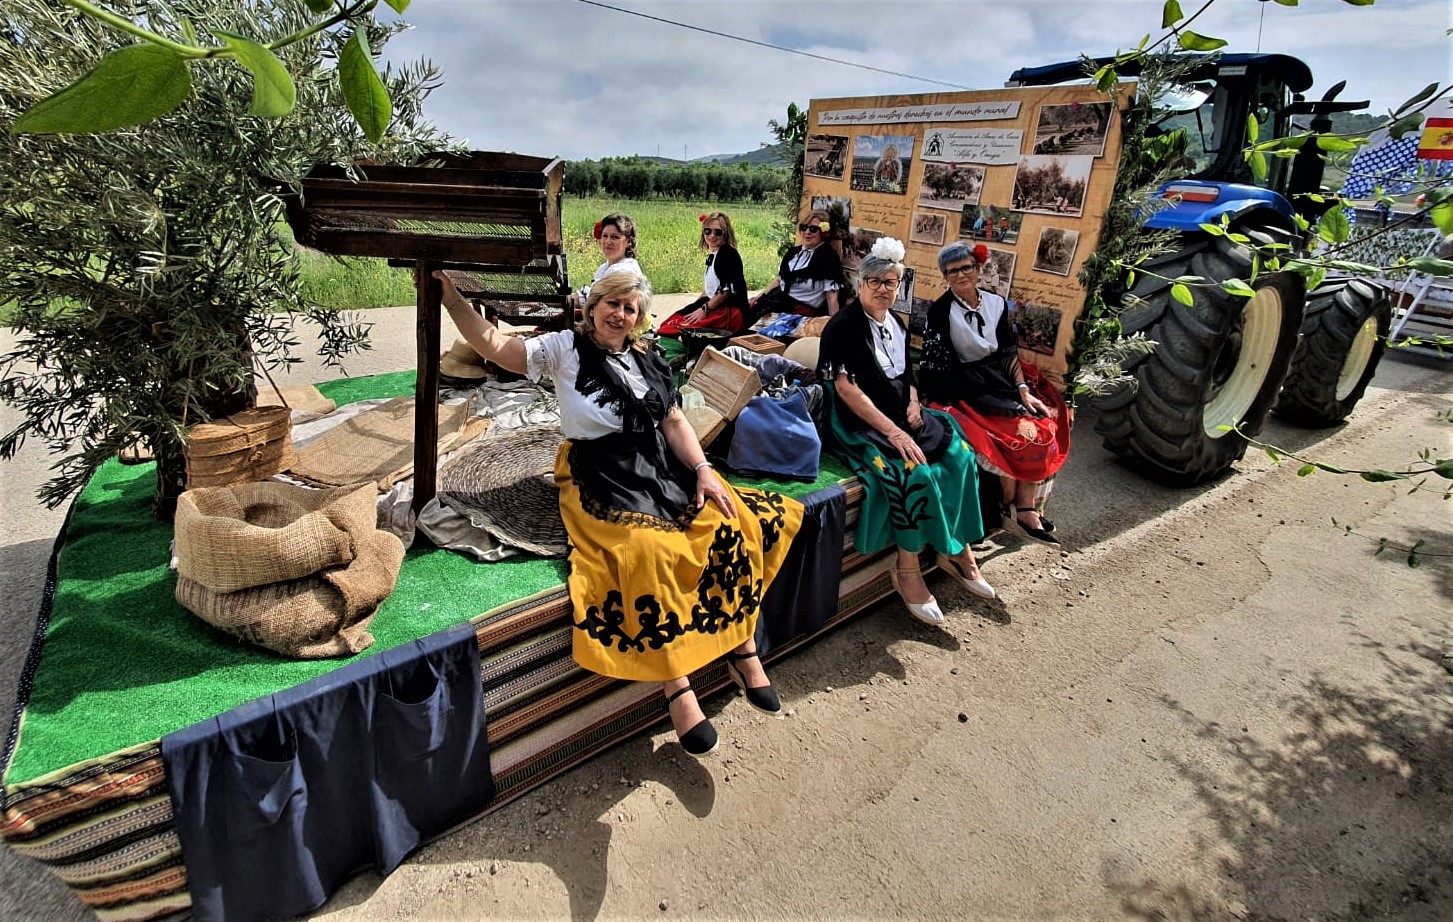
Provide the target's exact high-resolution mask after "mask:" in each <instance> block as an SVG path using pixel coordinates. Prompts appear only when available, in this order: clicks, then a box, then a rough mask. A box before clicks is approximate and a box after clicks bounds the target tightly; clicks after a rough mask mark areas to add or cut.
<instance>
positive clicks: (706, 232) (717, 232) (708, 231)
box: [701, 227, 726, 237]
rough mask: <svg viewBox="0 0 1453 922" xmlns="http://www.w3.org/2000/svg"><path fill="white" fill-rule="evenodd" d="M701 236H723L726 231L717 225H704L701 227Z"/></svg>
mask: <svg viewBox="0 0 1453 922" xmlns="http://www.w3.org/2000/svg"><path fill="white" fill-rule="evenodd" d="M701 236H703V237H725V236H726V231H724V230H722V229H721V228H719V227H704V228H702V229H701Z"/></svg>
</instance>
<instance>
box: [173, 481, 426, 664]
mask: <svg viewBox="0 0 1453 922" xmlns="http://www.w3.org/2000/svg"><path fill="white" fill-rule="evenodd" d="M365 489H366V490H367V491H368V493H369V495H370V501H371V499H372V496H373V487H372V486H371V485H370V486H368V487H366V488H365ZM356 536H357V541H356V548H357V555H356V556H355V557H354V558H353V561H352V562H351V563H349V564H348V565H347V566H345V567H336V568H333V569H329V570H324V571H323V572H322V573H319V574H317V575H316V576H308V577H304V578H303V579H297V580H291V581H288V582H282V583H274V584H273V585H270V586H259V587H256V588H253V589H243V590H241V591H240V592H213V591H212V590H210V589H208V588H207V587H206V586H203V585H202V584H201V583H198V582H196V581H195V580H191V579H187V578H186V577H181V578H179V579H178V580H177V601H178V602H180V603H181V604H182V605H183V606H184V607H186V608H187V609H188V610H190V611H192V612H193V613H195V614H196V615H197V616H198V617H200V618H201V619H202V620H203V621H206V622H207V623H208V624H210V625H212V626H213V627H216V628H219V629H220V630H223V631H226V632H227V633H229V634H231V635H233V636H234V637H238V638H240V639H242V640H245V641H247V642H248V643H253V644H256V645H258V646H260V647H265V648H267V649H269V650H273V651H275V652H277V653H281V654H283V655H284V656H291V657H296V658H298V659H321V658H324V657H329V656H348V655H351V654H354V653H358V652H360V651H362V650H366V649H368V648H369V647H371V646H372V645H373V635H372V634H370V633H369V632H368V624H369V622H370V621H372V620H373V615H374V613H375V612H376V611H377V609H378V606H379V603H381V602H382V601H383V600H384V599H386V598H388V595H389V593H390V592H393V588H394V584H395V582H396V581H397V580H398V575H399V566H400V565H401V564H402V563H403V560H404V545H403V542H402V541H400V540H399V539H398V538H396V537H394V535H392V534H391V533H389V532H386V531H378V530H376V529H374V528H373V526H372V524H371V523H370V525H369V530H368V531H367V532H359V533H356Z"/></svg>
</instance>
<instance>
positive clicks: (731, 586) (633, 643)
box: [574, 524, 762, 653]
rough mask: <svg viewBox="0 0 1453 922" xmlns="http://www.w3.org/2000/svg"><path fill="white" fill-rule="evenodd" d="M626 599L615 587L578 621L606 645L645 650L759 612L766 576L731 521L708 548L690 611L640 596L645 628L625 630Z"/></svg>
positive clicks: (638, 603)
mask: <svg viewBox="0 0 1453 922" xmlns="http://www.w3.org/2000/svg"><path fill="white" fill-rule="evenodd" d="M624 603H625V598H624V596H623V595H622V593H621V591H620V590H619V589H612V590H610V591H609V592H607V593H606V595H605V600H604V601H603V602H602V603H601V604H600V605H591V606H589V607H587V608H586V610H585V617H584V619H583V620H581V621H577V622H574V623H575V626H576V627H577V628H579V629H580V630H582V631H584V632H585V633H586V636H588V637H590V638H591V639H592V640H595V641H597V642H599V643H600V644H601V645H602V646H604V647H614V648H615V649H616V650H617V651H619V652H621V653H627V652H635V653H644V652H646V650H647V649H651V650H659V649H661V648H662V647H664V646H665V645H666V644H668V643H670V642H671V641H673V640H675V639H677V638H678V637H683V636H685V635H687V634H690V633H698V634H717V633H720V632H721V631H723V630H726V629H727V628H728V627H730V626H732V625H735V624H741V623H743V622H744V621H746V620H747V619H748V618H752V617H755V616H756V614H757V612H758V610H759V609H760V608H761V606H762V580H761V578H759V577H758V576H757V575H756V574H755V573H753V572H752V561H751V557H750V556H749V555H748V554H747V547H746V541H745V540H744V539H743V538H742V533H741V532H740V531H738V530H737V529H735V528H732V527H731V526H730V525H727V524H722V525H720V526H718V528H717V530H716V534H715V535H714V536H713V538H712V542H711V548H710V550H709V551H708V553H707V563H706V569H705V570H703V571H702V574H701V579H700V580H698V581H697V585H696V603H695V604H693V605H692V606H691V615H690V618H689V619H687V620H683V618H682V616H681V614H679V613H677V612H674V611H663V610H662V607H661V601H660V600H659V599H658V598H657V597H656V596H655V595H654V594H652V593H645V594H643V595H639V596H637V597H636V599H635V601H634V603H633V605H634V607H635V609H636V614H637V620H638V622H639V623H640V630H638V631H636V632H635V633H634V634H631V633H628V632H627V631H626V614H625V611H624V609H623V605H624Z"/></svg>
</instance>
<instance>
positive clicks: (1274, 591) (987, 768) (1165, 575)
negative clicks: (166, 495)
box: [0, 313, 1453, 920]
mask: <svg viewBox="0 0 1453 922" xmlns="http://www.w3.org/2000/svg"><path fill="white" fill-rule="evenodd" d="M371 316H372V315H371ZM378 316H379V317H380V318H381V319H383V320H384V322H385V324H384V327H383V328H382V329H381V330H380V334H381V337H382V338H381V339H379V340H377V341H378V342H379V344H380V346H379V352H378V353H376V354H375V355H374V356H372V357H370V358H369V360H368V361H367V362H366V363H363V364H364V365H365V366H367V367H360V368H358V369H356V370H358V371H375V370H384V369H386V368H387V369H392V368H399V367H406V366H407V365H408V364H409V362H410V361H411V355H412V351H411V345H410V343H411V324H410V323H409V318H408V317H407V316H406V315H405V316H403V318H402V319H401V320H400V319H397V318H393V317H385V315H384V314H383V313H380V314H379V315H378ZM391 343H397V344H396V345H394V346H391V345H390V344H391ZM390 361H391V362H392V364H389V363H390ZM375 364H377V365H378V367H373V366H374V365H375ZM1450 371H1453V366H1449V365H1440V364H1438V363H1436V362H1419V361H1414V360H1410V359H1404V358H1399V359H1396V360H1389V361H1385V362H1384V363H1383V366H1382V369H1381V371H1380V373H1379V375H1378V378H1377V381H1376V383H1375V385H1374V387H1373V388H1372V389H1371V390H1370V391H1369V393H1368V397H1367V398H1366V399H1365V400H1364V401H1363V403H1362V405H1361V406H1360V407H1359V409H1358V411H1357V413H1356V414H1355V415H1354V418H1353V421H1352V423H1351V424H1350V425H1349V426H1348V427H1346V428H1344V429H1342V430H1340V431H1335V432H1332V433H1307V432H1304V431H1301V430H1296V429H1290V428H1285V427H1281V426H1279V425H1276V424H1271V425H1269V426H1268V432H1267V435H1268V437H1269V438H1270V439H1272V440H1273V441H1276V442H1278V443H1279V444H1282V445H1284V446H1286V447H1288V448H1293V449H1303V448H1304V449H1305V450H1306V451H1308V452H1309V453H1312V454H1314V455H1315V456H1316V457H1318V458H1319V459H1324V460H1328V461H1332V462H1335V463H1338V464H1344V465H1384V466H1387V465H1392V464H1394V463H1396V462H1398V461H1401V460H1403V459H1410V458H1412V457H1413V456H1414V453H1415V452H1416V451H1417V450H1418V449H1420V448H1424V447H1430V448H1433V449H1434V450H1435V452H1437V453H1439V454H1441V455H1442V456H1444V457H1447V456H1448V455H1449V454H1450V453H1453V428H1450V426H1449V425H1448V424H1447V423H1439V422H1435V421H1434V414H1435V413H1436V412H1437V411H1438V410H1446V409H1447V408H1448V406H1449V405H1450V400H1453V375H1450ZM3 414H4V419H3V421H4V422H6V423H7V424H8V422H9V420H11V419H12V418H13V412H12V411H10V410H9V409H8V408H7V409H4V410H3ZM1089 422H1091V421H1090V420H1089V419H1082V421H1081V425H1080V426H1079V427H1078V428H1077V430H1076V434H1077V435H1078V436H1079V437H1080V442H1079V444H1078V445H1077V446H1076V448H1075V451H1074V453H1073V454H1072V456H1071V461H1070V463H1069V465H1067V467H1066V470H1065V472H1064V473H1063V475H1062V477H1061V480H1060V485H1059V489H1058V492H1057V494H1056V497H1055V500H1054V503H1053V506H1052V510H1053V513H1054V514H1053V518H1054V519H1055V520H1056V522H1057V524H1058V526H1059V533H1060V534H1061V535H1063V536H1064V540H1065V542H1066V545H1065V546H1066V549H1067V553H1066V554H1065V555H1061V554H1060V553H1059V552H1057V551H1053V550H1050V549H1048V548H1044V547H1041V546H1038V545H1030V544H1027V543H1020V542H1018V541H1015V540H1006V541H1005V542H1004V543H1003V545H1002V546H1000V547H998V548H997V549H996V550H994V551H993V552H991V553H988V554H985V555H982V556H983V558H984V560H985V571H986V575H987V577H988V578H989V579H990V580H991V581H992V582H993V583H994V584H995V585H996V586H997V587H999V589H1000V591H1001V593H1002V597H1003V598H1002V604H986V603H982V602H979V601H978V600H974V599H971V598H970V597H969V596H968V595H967V594H966V593H965V592H964V591H962V590H961V589H958V588H956V587H955V586H953V585H951V584H950V583H949V582H948V581H947V580H945V579H942V578H937V579H935V580H934V581H933V582H932V588H933V589H934V591H935V592H936V593H937V594H938V596H939V599H940V601H941V602H943V603H944V607H945V609H946V610H947V611H948V612H949V620H948V624H947V625H946V628H947V629H934V628H928V627H925V626H922V625H919V624H917V623H916V622H914V621H912V620H910V619H909V617H908V616H907V615H906V613H904V612H903V611H902V609H901V606H900V605H898V604H897V603H895V602H892V601H889V602H886V603H883V604H880V605H879V606H877V607H876V608H874V609H873V610H872V611H870V612H868V613H866V614H864V615H862V616H860V617H859V618H857V619H856V620H854V621H853V622H851V623H850V624H849V625H847V626H846V627H844V628H842V629H840V630H839V631H837V632H836V633H834V634H833V635H831V636H830V637H828V638H826V639H824V640H821V641H819V642H818V643H817V644H815V645H814V646H813V647H811V648H810V649H808V650H805V651H803V652H800V653H798V654H797V655H795V656H793V657H791V658H790V659H788V660H786V661H784V662H781V663H779V664H778V665H777V666H776V667H775V669H774V670H773V678H774V680H775V682H776V683H777V685H778V688H779V689H780V690H781V692H782V693H783V696H784V698H785V700H786V702H787V706H788V708H789V711H788V716H786V717H784V718H779V719H775V720H774V719H768V718H765V717H763V716H761V715H759V714H757V713H756V712H754V711H752V710H751V709H750V708H748V707H747V706H746V704H745V703H744V702H742V701H740V700H738V699H736V698H733V697H730V696H727V695H720V696H718V697H716V698H713V699H709V700H708V701H707V702H706V708H707V712H708V713H709V714H710V715H711V716H712V717H713V719H714V721H715V722H716V724H717V726H718V728H719V729H720V730H721V732H722V735H723V746H722V749H721V751H720V752H719V753H718V754H717V756H716V757H714V758H712V759H709V760H706V761H703V762H697V761H695V760H693V759H691V758H690V757H688V756H686V755H684V754H683V753H682V752H681V750H680V749H679V748H678V747H676V746H675V745H674V743H673V742H671V740H672V739H673V738H672V736H671V734H670V732H669V728H662V729H661V730H660V731H659V732H657V733H656V734H654V735H652V736H649V737H641V738H637V739H635V740H632V741H629V742H627V743H625V744H624V745H622V746H620V747H618V748H617V749H615V750H613V751H611V752H609V753H607V754H605V755H604V756H602V757H600V758H598V759H596V760H594V761H593V762H591V763H589V764H587V765H585V766H583V767H580V768H578V769H576V770H574V771H572V772H570V773H568V774H566V775H564V776H563V777H561V778H558V779H556V780H554V781H553V782H551V783H549V784H547V785H546V786H544V787H543V788H541V789H538V790H536V791H534V792H532V793H530V794H528V795H527V796H525V797H523V798H521V799H520V800H518V801H516V802H514V803H512V804H510V805H507V806H506V807H504V808H503V809H501V810H498V811H496V812H494V813H492V814H490V815H488V816H486V817H484V818H483V819H481V820H479V821H478V822H475V823H473V824H472V825H469V826H467V827H465V828H463V829H461V830H457V831H455V832H454V833H453V834H451V835H449V836H447V837H445V838H444V839H442V840H440V841H439V842H436V843H434V844H433V845H431V846H429V847H428V848H426V849H424V850H422V851H421V852H420V853H418V854H417V855H415V856H414V857H413V858H411V859H410V860H409V861H408V862H407V863H406V864H405V865H404V866H403V867H402V868H400V869H399V870H398V871H397V872H395V873H394V874H393V875H391V876H390V877H389V878H388V879H386V880H380V879H378V878H376V877H373V876H369V875H365V876H362V877H359V878H357V879H356V880H355V881H353V882H352V883H351V884H350V885H349V886H348V887H347V888H345V889H344V890H343V891H342V892H341V893H339V894H338V895H337V897H335V899H334V900H333V901H332V902H331V903H329V904H328V906H326V907H325V908H324V909H323V910H321V911H320V912H319V913H318V917H319V918H327V919H336V920H355V919H357V920H364V919H367V920H374V919H389V918H397V919H484V918H499V919H517V918H564V917H567V916H568V917H570V918H578V919H595V918H600V919H617V918H642V917H658V918H672V917H693V918H712V919H715V918H803V917H811V918H882V917H912V918H965V919H969V918H972V919H1046V918H1068V919H1113V918H1131V919H1136V918H1143V919H1163V918H1168V919H1232V918H1243V919H1362V918H1379V917H1389V918H1399V919H1429V920H1432V919H1447V918H1449V917H1453V819H1450V817H1453V674H1450V671H1453V661H1450V660H1449V659H1448V658H1447V655H1448V654H1450V653H1453V557H1434V556H1432V555H1434V554H1443V555H1453V516H1450V507H1449V504H1447V503H1444V502H1440V501H1437V500H1435V499H1430V498H1427V497H1426V496H1425V495H1414V496H1408V495H1406V486H1401V487H1399V486H1395V485H1388V484H1368V483H1363V482H1361V481H1355V480H1347V479H1338V478H1333V477H1331V476H1327V475H1322V474H1318V475H1315V476H1314V477H1313V478H1311V479H1301V478H1298V477H1297V476H1296V471H1295V465H1286V464H1284V465H1280V466H1276V465H1273V464H1272V463H1271V462H1270V460H1268V459H1267V458H1266V457H1265V456H1262V455H1259V454H1258V455H1254V456H1250V457H1248V459H1247V460H1246V461H1244V462H1242V463H1241V464H1239V465H1237V471H1236V473H1235V474H1233V475H1232V476H1230V477H1229V478H1227V479H1226V480H1224V481H1222V482H1220V483H1218V484H1215V485H1212V486H1209V487H1206V488H1203V489H1200V490H1192V491H1172V490H1166V489H1162V488H1159V487H1156V486H1154V485H1151V484H1149V483H1148V482H1146V481H1144V480H1142V479H1140V478H1139V477H1137V476H1135V475H1134V474H1131V473H1129V472H1127V471H1125V470H1123V469H1122V468H1121V467H1119V466H1118V465H1117V464H1115V463H1114V462H1113V461H1111V460H1110V459H1109V458H1108V457H1107V456H1106V455H1105V454H1104V452H1103V451H1102V450H1101V449H1100V447H1099V445H1098V442H1097V440H1095V439H1093V438H1092V437H1091V435H1090V426H1089V425H1088V424H1087V423H1089ZM42 473H43V470H42V464H41V461H40V458H39V456H38V455H27V457H26V458H22V459H20V460H18V461H16V462H11V463H10V464H9V465H7V470H6V481H7V484H8V485H9V489H8V490H7V491H6V493H7V495H6V499H5V507H4V508H5V523H6V534H7V542H9V543H8V546H7V547H6V548H5V558H4V568H3V570H0V580H3V583H0V591H3V592H4V599H5V601H4V602H3V603H0V604H3V605H4V620H3V626H0V629H3V630H4V632H5V634H4V636H5V637H6V639H7V643H6V645H5V648H4V656H3V662H0V670H3V674H0V680H3V687H4V689H5V691H4V692H3V694H0V697H3V698H4V700H6V701H8V700H9V699H10V697H11V696H12V695H13V688H14V676H15V674H16V670H17V668H18V663H19V660H20V658H21V656H22V655H23V645H24V643H25V638H26V637H28V634H29V631H30V628H31V620H32V619H33V616H34V611H35V607H36V603H37V600H38V597H39V591H40V590H39V585H40V582H39V581H40V577H41V574H42V573H43V570H44V563H45V557H46V552H47V551H48V548H49V538H50V536H51V535H53V534H54V531H55V528H56V526H57V525H58V520H57V518H56V517H55V516H54V515H51V516H46V515H41V514H38V513H36V512H35V511H34V509H33V503H32V502H31V501H30V499H29V493H30V491H31V490H32V488H33V485H34V484H35V483H36V482H37V481H38V479H39V478H40V476H41V474H42ZM1333 517H1335V518H1336V520H1337V521H1338V522H1339V523H1345V524H1347V525H1351V526H1352V527H1353V529H1354V531H1356V532H1357V533H1359V534H1361V535H1367V536H1370V537H1371V539H1373V540H1369V539H1368V538H1363V537H1357V536H1353V537H1344V536H1343V534H1342V530H1341V529H1340V528H1334V527H1333V526H1332V525H1331V519H1332V518H1333ZM1380 537H1387V538H1388V539H1390V540H1391V541H1394V542H1400V543H1404V544H1411V543H1412V542H1413V541H1415V540H1417V539H1419V538H1421V539H1425V540H1426V542H1427V543H1426V545H1425V546H1424V550H1425V551H1426V552H1427V557H1426V558H1425V562H1424V565H1423V567H1422V568H1421V569H1417V570H1414V569H1410V568H1409V567H1408V566H1407V564H1406V563H1405V562H1404V559H1403V557H1402V556H1400V555H1398V554H1397V553H1394V552H1392V551H1386V552H1384V553H1383V554H1381V555H1374V554H1373V551H1374V550H1375V547H1376V544H1375V539H1377V538H1380ZM0 881H3V890H0V917H4V918H43V919H78V918H84V917H85V916H84V914H83V913H81V912H80V911H79V906H78V904H77V903H76V902H75V901H74V898H72V897H70V896H69V895H68V894H67V893H66V892H65V890H64V888H62V887H61V886H60V885H59V884H58V883H56V882H55V881H53V880H51V879H49V875H48V873H47V872H45V871H42V870H40V869H39V868H38V867H36V866H33V865H29V864H26V863H24V862H22V861H20V860H19V859H16V858H15V857H13V856H11V855H10V854H9V853H6V854H5V855H4V857H3V858H0Z"/></svg>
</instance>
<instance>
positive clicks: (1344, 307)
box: [1273, 279, 1392, 429]
mask: <svg viewBox="0 0 1453 922" xmlns="http://www.w3.org/2000/svg"><path fill="white" fill-rule="evenodd" d="M1391 326H1392V299H1391V298H1389V297H1388V293H1387V291H1386V290H1385V289H1383V288H1382V287H1381V286H1379V285H1376V284H1373V283H1371V282H1364V281H1362V280H1360V279H1338V280H1336V281H1334V282H1329V283H1327V284H1325V285H1322V286H1320V287H1318V288H1317V289H1316V290H1315V291H1313V292H1312V293H1311V294H1309V295H1307V311H1306V316H1304V317H1303V318H1302V338H1301V341H1300V342H1299V343H1298V344H1297V350H1296V352H1295V353H1293V354H1292V367H1291V370H1290V371H1288V372H1287V377H1286V380H1285V381H1283V382H1282V386H1281V395H1280V396H1278V397H1277V400H1276V406H1275V407H1274V408H1273V412H1275V413H1276V415H1277V416H1279V417H1281V418H1282V419H1284V420H1286V421H1287V422H1289V423H1291V424H1292V425H1295V426H1306V427H1308V428H1310V429H1322V428H1326V427H1327V426H1335V425H1337V424H1338V423H1340V422H1342V420H1344V419H1346V418H1347V414H1349V413H1351V412H1352V408H1353V407H1355V406H1357V401H1359V400H1361V399H1362V394H1363V392H1365V391H1366V390H1367V382H1369V381H1371V380H1372V376H1373V375H1374V374H1376V373H1377V364H1378V362H1381V361H1382V353H1383V350H1384V349H1385V348H1386V347H1387V331H1388V329H1389V328H1391Z"/></svg>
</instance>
